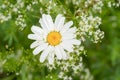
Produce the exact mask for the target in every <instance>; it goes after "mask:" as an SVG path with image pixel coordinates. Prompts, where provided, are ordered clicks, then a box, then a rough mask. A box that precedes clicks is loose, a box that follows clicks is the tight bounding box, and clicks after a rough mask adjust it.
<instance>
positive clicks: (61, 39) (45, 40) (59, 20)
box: [28, 14, 81, 64]
mask: <svg viewBox="0 0 120 80" xmlns="http://www.w3.org/2000/svg"><path fill="white" fill-rule="evenodd" d="M64 22H65V17H63V16H62V15H61V14H59V15H57V17H56V19H55V22H53V20H52V18H51V16H50V15H46V14H43V15H42V18H40V20H39V23H40V24H41V27H38V26H32V28H31V30H32V32H33V34H29V35H28V38H29V39H32V40H35V42H33V43H32V44H31V46H30V48H35V49H34V51H33V54H34V55H37V54H39V53H40V52H42V53H41V56H40V62H44V61H45V60H46V59H48V62H49V64H52V63H53V62H54V57H55V56H56V57H57V59H59V60H61V59H63V60H66V59H67V58H68V54H67V53H68V52H73V48H74V45H80V43H81V42H80V41H79V40H77V39H76V34H75V33H76V28H75V27H72V28H71V26H72V25H73V22H72V21H69V22H67V23H65V24H64Z"/></svg>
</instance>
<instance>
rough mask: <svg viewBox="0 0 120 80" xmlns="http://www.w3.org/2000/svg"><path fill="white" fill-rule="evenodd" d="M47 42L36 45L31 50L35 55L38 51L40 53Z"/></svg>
mask: <svg viewBox="0 0 120 80" xmlns="http://www.w3.org/2000/svg"><path fill="white" fill-rule="evenodd" d="M47 46H48V44H47V43H43V44H41V45H39V46H38V47H36V48H35V49H34V51H33V54H34V55H37V54H38V53H40V52H41V51H43V50H44V49H45V48H47Z"/></svg>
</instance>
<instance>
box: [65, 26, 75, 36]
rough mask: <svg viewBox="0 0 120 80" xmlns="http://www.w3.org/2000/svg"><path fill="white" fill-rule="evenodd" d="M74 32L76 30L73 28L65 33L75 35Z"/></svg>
mask: <svg viewBox="0 0 120 80" xmlns="http://www.w3.org/2000/svg"><path fill="white" fill-rule="evenodd" d="M75 32H76V28H75V27H73V28H70V29H68V30H67V31H66V32H65V33H71V34H75Z"/></svg>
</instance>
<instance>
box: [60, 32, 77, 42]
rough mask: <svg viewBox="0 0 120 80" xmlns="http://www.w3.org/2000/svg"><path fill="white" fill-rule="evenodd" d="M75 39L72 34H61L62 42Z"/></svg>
mask: <svg viewBox="0 0 120 80" xmlns="http://www.w3.org/2000/svg"><path fill="white" fill-rule="evenodd" d="M75 37H76V35H74V34H71V33H65V34H62V41H64V40H68V39H73V38H75Z"/></svg>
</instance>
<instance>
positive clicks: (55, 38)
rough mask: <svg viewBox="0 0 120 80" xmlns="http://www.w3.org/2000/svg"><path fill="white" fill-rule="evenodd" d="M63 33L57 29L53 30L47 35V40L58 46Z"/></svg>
mask: <svg viewBox="0 0 120 80" xmlns="http://www.w3.org/2000/svg"><path fill="white" fill-rule="evenodd" d="M61 38H62V36H61V34H60V33H59V32H57V31H52V32H50V33H49V34H48V35H47V42H48V43H49V44H50V45H52V46H56V45H58V44H59V43H60V42H61Z"/></svg>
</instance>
